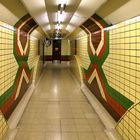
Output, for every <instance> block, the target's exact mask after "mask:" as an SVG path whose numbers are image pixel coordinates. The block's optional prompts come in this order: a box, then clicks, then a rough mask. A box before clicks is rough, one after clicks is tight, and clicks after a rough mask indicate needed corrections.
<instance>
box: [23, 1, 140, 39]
mask: <svg viewBox="0 0 140 140" xmlns="http://www.w3.org/2000/svg"><path fill="white" fill-rule="evenodd" d="M20 1H21V2H22V3H23V4H24V6H25V7H26V9H27V11H28V12H29V13H30V14H31V16H32V17H33V18H34V19H35V21H36V22H37V23H38V24H39V25H40V27H41V28H42V29H43V31H44V32H45V33H46V34H48V35H50V36H51V35H53V34H54V33H56V30H55V28H56V24H57V12H58V4H59V2H60V1H62V0H36V1H35V0H20ZM123 1H124V3H122V4H121V1H119V0H118V1H117V2H118V3H120V6H119V7H118V8H116V9H115V6H114V5H113V4H114V0H66V8H65V10H64V14H63V18H64V21H63V23H62V30H61V34H62V35H64V37H67V36H68V35H69V34H70V33H72V32H73V31H74V30H75V29H76V28H77V27H78V26H80V25H81V24H82V23H83V22H84V21H86V20H87V19H88V18H89V17H90V16H91V15H93V14H94V13H95V12H97V14H98V12H99V10H100V9H102V7H104V9H103V11H107V10H106V9H105V8H109V9H111V8H113V7H114V10H113V11H111V12H110V13H108V14H107V15H106V16H103V18H104V19H105V20H106V21H107V22H108V23H112V24H116V23H118V22H121V21H124V20H127V19H130V18H132V17H134V16H138V15H140V10H139V5H140V0H123ZM109 3H110V4H111V7H110V5H108V4H109ZM102 5H103V6H102ZM105 5H108V6H105ZM99 13H100V12H99ZM102 14H103V13H102ZM99 16H100V14H99ZM101 16H102V15H101Z"/></svg>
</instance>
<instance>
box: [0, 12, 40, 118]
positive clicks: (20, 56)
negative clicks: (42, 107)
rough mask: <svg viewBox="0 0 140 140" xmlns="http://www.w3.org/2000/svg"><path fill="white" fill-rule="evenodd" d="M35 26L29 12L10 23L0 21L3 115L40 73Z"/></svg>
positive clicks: (0, 107) (7, 115)
mask: <svg viewBox="0 0 140 140" xmlns="http://www.w3.org/2000/svg"><path fill="white" fill-rule="evenodd" d="M37 27H38V25H37V24H36V22H35V21H34V20H33V18H32V17H31V16H30V15H29V14H26V15H25V16H23V17H22V18H21V19H20V20H19V21H18V22H17V23H16V24H15V26H14V27H13V26H10V25H8V24H6V23H4V22H1V21H0V85H1V86H0V109H1V112H2V113H3V115H4V117H5V118H6V119H8V118H9V117H10V115H11V113H12V112H13V110H14V109H15V107H16V106H17V104H18V103H19V101H20V100H21V98H22V97H23V95H24V94H25V92H26V90H27V89H28V87H29V86H30V85H31V83H32V81H33V80H34V81H35V80H36V79H38V78H37V77H39V76H40V73H41V67H42V64H41V63H42V62H40V57H39V51H38V47H39V39H38V38H36V37H33V36H32V35H31V34H32V32H33V31H34V30H35V29H36V28H37ZM34 72H35V73H34Z"/></svg>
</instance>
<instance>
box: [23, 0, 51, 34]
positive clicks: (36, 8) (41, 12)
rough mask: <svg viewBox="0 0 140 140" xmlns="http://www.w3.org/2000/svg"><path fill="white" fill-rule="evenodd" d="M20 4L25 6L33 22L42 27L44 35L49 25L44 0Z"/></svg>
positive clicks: (32, 0)
mask: <svg viewBox="0 0 140 140" xmlns="http://www.w3.org/2000/svg"><path fill="white" fill-rule="evenodd" d="M21 2H22V3H23V4H24V5H25V7H26V8H27V10H28V11H29V13H30V15H31V16H32V17H33V18H34V19H35V21H36V22H37V23H38V24H39V25H40V26H41V27H42V29H43V31H44V32H45V33H46V31H47V30H49V29H50V25H49V19H48V14H47V12H46V7H45V2H44V0H37V1H34V0H28V1H27V0H21ZM46 34H47V33H46Z"/></svg>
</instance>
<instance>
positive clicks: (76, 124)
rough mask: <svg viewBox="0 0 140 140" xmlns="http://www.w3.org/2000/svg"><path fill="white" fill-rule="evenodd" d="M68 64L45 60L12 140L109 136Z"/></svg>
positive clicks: (98, 139) (96, 139)
mask: <svg viewBox="0 0 140 140" xmlns="http://www.w3.org/2000/svg"><path fill="white" fill-rule="evenodd" d="M104 129H105V127H104V125H103V124H102V122H101V121H100V119H99V117H98V115H97V114H96V112H95V111H94V109H93V108H92V107H91V105H90V104H89V102H88V101H87V99H86V97H85V96H84V95H83V93H82V92H81V90H80V86H79V85H78V84H77V83H76V81H75V80H74V79H73V77H72V75H71V72H70V70H69V66H66V65H65V64H63V63H62V64H51V63H50V64H47V65H46V67H45V69H44V72H43V75H42V78H41V81H40V83H39V85H38V87H37V88H36V90H35V92H34V93H33V96H32V97H31V100H30V102H29V104H28V106H27V108H26V110H25V112H24V114H23V116H22V118H21V121H20V123H19V126H18V133H17V135H16V138H15V140H108V138H107V136H106V134H105V132H104Z"/></svg>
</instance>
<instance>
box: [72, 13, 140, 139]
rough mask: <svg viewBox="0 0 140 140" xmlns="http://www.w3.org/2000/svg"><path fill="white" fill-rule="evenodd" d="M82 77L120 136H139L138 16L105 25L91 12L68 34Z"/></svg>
mask: <svg viewBox="0 0 140 140" xmlns="http://www.w3.org/2000/svg"><path fill="white" fill-rule="evenodd" d="M71 38H73V39H75V40H76V42H77V43H76V46H77V54H76V56H77V57H78V58H79V61H80V62H79V64H80V66H81V71H82V73H83V81H84V83H85V84H86V85H87V87H88V88H89V89H90V90H91V91H92V93H93V94H94V95H95V96H96V98H97V99H98V100H99V101H100V102H101V103H102V105H103V106H104V107H105V108H106V109H107V110H108V112H109V113H110V114H111V116H112V117H113V118H114V119H115V120H116V122H117V126H116V129H117V130H118V131H119V133H120V134H121V135H122V136H123V138H124V139H130V138H131V139H139V138H140V135H139V132H140V127H139V126H140V125H139V124H140V121H139V117H140V115H139V112H140V106H139V104H140V103H139V99H140V91H139V89H140V60H139V59H140V52H139V51H140V47H139V46H140V45H139V44H140V17H135V18H133V19H130V20H127V21H123V22H121V23H118V24H116V25H108V24H107V23H106V22H105V21H104V20H103V19H102V18H101V17H99V16H98V15H93V16H92V17H91V18H89V19H88V20H87V21H86V22H85V23H84V24H82V25H81V29H80V30H79V31H78V32H77V31H75V33H73V34H72V35H71Z"/></svg>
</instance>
